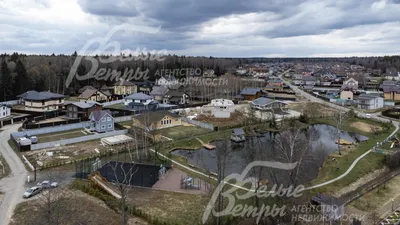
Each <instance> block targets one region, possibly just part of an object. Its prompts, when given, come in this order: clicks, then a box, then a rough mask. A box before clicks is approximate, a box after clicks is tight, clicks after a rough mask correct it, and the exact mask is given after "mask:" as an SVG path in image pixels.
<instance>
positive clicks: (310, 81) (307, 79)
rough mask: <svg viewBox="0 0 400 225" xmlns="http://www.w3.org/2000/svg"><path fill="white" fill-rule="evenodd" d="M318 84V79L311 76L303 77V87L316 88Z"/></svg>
mask: <svg viewBox="0 0 400 225" xmlns="http://www.w3.org/2000/svg"><path fill="white" fill-rule="evenodd" d="M315 83H316V78H315V77H314V76H310V75H303V85H305V86H314V85H315Z"/></svg>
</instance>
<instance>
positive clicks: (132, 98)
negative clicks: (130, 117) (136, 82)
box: [124, 92, 158, 110]
mask: <svg viewBox="0 0 400 225" xmlns="http://www.w3.org/2000/svg"><path fill="white" fill-rule="evenodd" d="M124 104H125V106H126V107H127V108H129V109H135V110H153V109H156V108H157V107H158V103H157V102H156V101H154V99H153V97H151V96H150V95H146V94H144V93H142V92H139V93H135V94H131V95H129V96H127V97H125V102H124Z"/></svg>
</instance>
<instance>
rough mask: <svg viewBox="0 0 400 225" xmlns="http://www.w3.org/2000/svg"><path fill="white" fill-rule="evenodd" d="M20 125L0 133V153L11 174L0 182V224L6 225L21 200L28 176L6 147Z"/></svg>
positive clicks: (8, 147) (11, 151)
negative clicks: (2, 193)
mask: <svg viewBox="0 0 400 225" xmlns="http://www.w3.org/2000/svg"><path fill="white" fill-rule="evenodd" d="M20 126H21V124H14V125H10V126H5V127H3V132H0V153H1V154H2V155H3V157H4V159H5V160H6V161H7V163H8V165H9V166H10V169H11V174H10V175H9V176H8V177H6V178H3V179H1V180H0V192H4V193H5V195H4V198H3V200H2V201H1V202H0V224H2V225H7V224H8V223H9V222H10V219H11V217H12V215H13V212H14V209H15V207H16V205H17V204H18V203H20V202H21V201H22V200H23V199H22V194H23V193H24V191H25V180H26V178H27V176H28V171H26V169H25V166H24V164H23V163H22V161H21V160H20V158H19V157H18V155H17V154H16V153H15V152H14V151H13V150H12V149H11V147H10V146H9V145H8V142H7V141H8V140H9V139H10V133H12V132H16V131H18V128H19V127H20Z"/></svg>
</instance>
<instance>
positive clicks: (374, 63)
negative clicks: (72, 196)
mask: <svg viewBox="0 0 400 225" xmlns="http://www.w3.org/2000/svg"><path fill="white" fill-rule="evenodd" d="M77 57H78V55H77V54H76V52H75V53H73V54H72V55H54V54H52V55H25V54H19V53H13V54H2V55H0V101H6V100H12V99H15V98H16V95H18V94H21V93H23V92H25V91H28V90H36V91H51V92H56V93H61V94H66V95H68V94H71V93H75V92H76V90H78V89H79V88H81V87H83V86H85V85H93V86H102V85H104V84H105V85H111V84H112V83H113V82H114V81H98V80H96V79H88V80H83V81H78V80H77V79H73V80H72V83H71V85H70V86H69V87H68V88H67V87H66V86H65V81H66V79H67V77H68V75H69V73H70V71H71V67H72V65H73V64H74V61H75V60H76V58H77ZM100 57H101V58H103V59H104V58H107V57H109V56H94V58H96V59H97V61H100V60H98V59H99V58H100ZM112 57H114V59H113V58H111V59H112V60H109V61H111V62H110V63H101V62H100V64H99V67H98V68H105V69H107V70H108V69H111V70H116V71H122V73H123V71H125V70H126V69H128V70H129V69H133V70H136V69H137V68H140V70H146V69H149V73H148V75H149V77H150V78H149V79H150V80H151V81H154V80H155V79H156V78H157V77H156V75H159V74H160V73H157V71H159V70H161V69H163V70H174V69H184V68H193V69H196V68H199V69H201V70H202V71H205V70H207V69H212V70H214V71H215V74H216V75H222V74H225V73H226V72H231V71H234V68H236V67H238V66H241V65H245V64H251V63H282V62H299V63H301V62H310V63H319V62H347V63H351V64H357V65H362V66H365V67H369V68H374V69H382V71H383V72H389V71H400V56H385V57H350V58H214V57H192V56H177V55H167V56H164V57H163V60H151V59H152V57H151V56H150V55H147V56H145V55H142V57H132V56H118V57H117V56H112ZM153 58H154V57H153ZM119 59H126V60H119ZM91 69H92V63H91V62H90V61H88V60H82V61H81V63H80V64H79V66H78V68H77V72H78V74H80V75H83V74H86V73H88V72H89V71H90V70H91Z"/></svg>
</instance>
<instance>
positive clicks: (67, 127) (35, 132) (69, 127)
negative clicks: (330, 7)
mask: <svg viewBox="0 0 400 225" xmlns="http://www.w3.org/2000/svg"><path fill="white" fill-rule="evenodd" d="M85 127H90V122H89V121H86V122H81V123H75V124H68V125H60V126H54V127H46V128H39V129H32V130H25V131H22V132H14V133H11V136H13V137H14V138H18V137H25V136H35V135H40V134H48V133H55V132H62V131H67V130H74V129H81V128H85Z"/></svg>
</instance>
